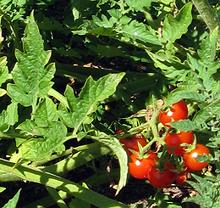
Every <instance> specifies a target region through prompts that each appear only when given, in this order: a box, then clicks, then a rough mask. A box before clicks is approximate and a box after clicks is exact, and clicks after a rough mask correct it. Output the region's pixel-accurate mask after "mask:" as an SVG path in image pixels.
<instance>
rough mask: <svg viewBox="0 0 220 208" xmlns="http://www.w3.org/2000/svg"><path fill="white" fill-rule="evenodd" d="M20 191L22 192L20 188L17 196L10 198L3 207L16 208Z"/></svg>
mask: <svg viewBox="0 0 220 208" xmlns="http://www.w3.org/2000/svg"><path fill="white" fill-rule="evenodd" d="M20 192H21V189H20V190H18V192H17V193H16V194H15V196H14V197H13V198H12V199H10V200H9V201H8V203H7V204H5V205H4V206H3V207H2V208H16V207H17V203H18V200H19V197H20Z"/></svg>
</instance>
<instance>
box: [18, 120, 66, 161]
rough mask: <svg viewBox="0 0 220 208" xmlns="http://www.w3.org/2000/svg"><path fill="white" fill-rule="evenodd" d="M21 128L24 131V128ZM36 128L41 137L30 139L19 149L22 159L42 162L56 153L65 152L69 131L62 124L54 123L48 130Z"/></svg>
mask: <svg viewBox="0 0 220 208" xmlns="http://www.w3.org/2000/svg"><path fill="white" fill-rule="evenodd" d="M33 126H34V125H33ZM19 128H20V129H22V130H24V128H22V126H20V127H19ZM35 128H36V129H37V131H38V134H39V135H41V137H39V138H33V139H29V140H27V141H25V142H24V143H23V144H22V145H21V146H20V147H19V152H18V154H19V156H20V157H21V158H23V159H27V160H31V161H40V160H44V159H48V158H50V156H51V155H52V153H54V152H60V151H61V150H64V146H63V143H64V142H65V139H66V134H67V129H66V127H65V126H64V124H63V123H62V122H60V121H54V122H51V123H50V125H49V126H48V127H46V128H40V127H36V126H35ZM32 132H33V131H32Z"/></svg>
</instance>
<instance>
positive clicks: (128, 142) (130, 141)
mask: <svg viewBox="0 0 220 208" xmlns="http://www.w3.org/2000/svg"><path fill="white" fill-rule="evenodd" d="M120 142H121V143H122V144H123V145H124V148H125V150H126V151H127V152H128V154H131V151H129V150H134V151H136V152H138V151H139V147H138V143H139V144H140V145H141V146H142V147H144V146H145V145H146V144H147V142H146V138H145V137H144V136H143V135H141V134H136V135H133V136H132V137H130V138H122V139H120Z"/></svg>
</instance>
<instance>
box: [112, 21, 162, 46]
mask: <svg viewBox="0 0 220 208" xmlns="http://www.w3.org/2000/svg"><path fill="white" fill-rule="evenodd" d="M115 30H116V31H117V33H118V34H121V35H122V37H121V39H122V40H124V39H125V38H129V39H131V40H137V41H141V42H143V43H151V44H155V45H161V43H160V41H159V39H158V36H157V35H156V32H155V31H154V32H153V31H152V30H149V29H148V28H147V27H146V25H144V24H143V23H140V22H138V21H136V20H133V21H131V22H130V23H129V24H125V25H123V26H122V27H119V28H118V29H117V28H116V29H115ZM129 39H128V40H129Z"/></svg>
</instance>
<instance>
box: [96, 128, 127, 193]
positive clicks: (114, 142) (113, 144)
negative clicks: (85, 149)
mask: <svg viewBox="0 0 220 208" xmlns="http://www.w3.org/2000/svg"><path fill="white" fill-rule="evenodd" d="M92 139H95V140H97V141H99V142H101V143H103V144H104V145H106V146H107V147H109V148H110V149H111V150H112V151H113V153H114V154H115V155H116V156H117V158H118V160H119V165H120V180H119V183H118V187H117V192H116V194H117V193H118V192H119V191H120V190H121V189H122V188H123V187H124V186H125V185H126V181H127V174H128V165H127V162H128V157H127V154H126V152H125V150H124V149H123V147H122V145H121V143H120V142H119V140H118V139H116V138H115V137H112V136H110V135H107V134H105V133H104V132H96V136H92Z"/></svg>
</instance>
